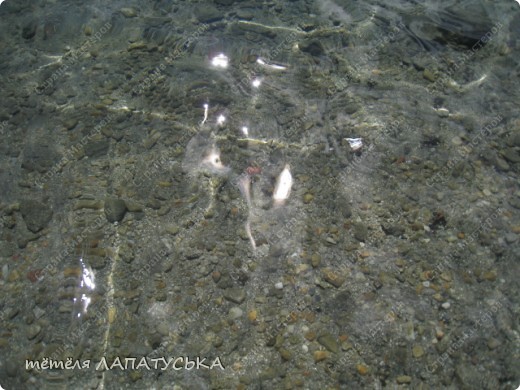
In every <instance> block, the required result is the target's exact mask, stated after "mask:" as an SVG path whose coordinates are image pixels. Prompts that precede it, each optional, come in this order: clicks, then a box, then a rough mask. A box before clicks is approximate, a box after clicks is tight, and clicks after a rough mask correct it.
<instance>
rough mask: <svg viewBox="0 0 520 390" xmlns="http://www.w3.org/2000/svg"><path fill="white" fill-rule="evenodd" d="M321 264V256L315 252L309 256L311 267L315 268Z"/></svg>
mask: <svg viewBox="0 0 520 390" xmlns="http://www.w3.org/2000/svg"><path fill="white" fill-rule="evenodd" d="M320 264H321V256H320V255H319V254H317V253H314V254H313V255H312V256H311V265H312V267H313V268H317V267H319V265H320Z"/></svg>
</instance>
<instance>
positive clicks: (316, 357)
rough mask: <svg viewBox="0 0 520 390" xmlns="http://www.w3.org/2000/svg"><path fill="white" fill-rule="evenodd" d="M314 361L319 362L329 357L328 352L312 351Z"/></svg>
mask: <svg viewBox="0 0 520 390" xmlns="http://www.w3.org/2000/svg"><path fill="white" fill-rule="evenodd" d="M313 356H314V362H316V363H318V362H321V361H323V360H325V359H327V358H328V357H329V353H328V352H327V351H314V354H313Z"/></svg>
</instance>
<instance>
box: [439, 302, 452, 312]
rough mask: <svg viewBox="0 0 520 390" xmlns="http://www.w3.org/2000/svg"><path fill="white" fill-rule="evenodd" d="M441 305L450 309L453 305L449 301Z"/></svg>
mask: <svg viewBox="0 0 520 390" xmlns="http://www.w3.org/2000/svg"><path fill="white" fill-rule="evenodd" d="M441 307H442V308H443V309H446V310H448V309H449V308H450V307H451V304H450V303H449V302H444V303H443V304H442V305H441Z"/></svg>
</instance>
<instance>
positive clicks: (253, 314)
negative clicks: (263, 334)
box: [247, 309, 258, 322]
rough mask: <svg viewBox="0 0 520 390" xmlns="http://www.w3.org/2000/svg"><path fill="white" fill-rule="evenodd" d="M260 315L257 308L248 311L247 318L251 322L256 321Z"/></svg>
mask: <svg viewBox="0 0 520 390" xmlns="http://www.w3.org/2000/svg"><path fill="white" fill-rule="evenodd" d="M257 316H258V313H257V311H256V310H254V309H253V310H250V311H249V313H247V319H248V320H249V321H250V322H255V321H256V318H257Z"/></svg>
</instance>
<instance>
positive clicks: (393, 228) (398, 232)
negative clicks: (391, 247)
mask: <svg viewBox="0 0 520 390" xmlns="http://www.w3.org/2000/svg"><path fill="white" fill-rule="evenodd" d="M381 228H382V229H383V231H384V232H385V234H387V235H392V236H396V237H399V236H402V235H403V234H404V227H403V226H401V225H398V224H383V225H381Z"/></svg>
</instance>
